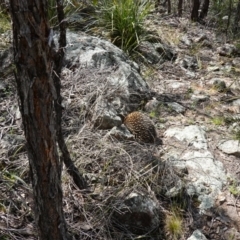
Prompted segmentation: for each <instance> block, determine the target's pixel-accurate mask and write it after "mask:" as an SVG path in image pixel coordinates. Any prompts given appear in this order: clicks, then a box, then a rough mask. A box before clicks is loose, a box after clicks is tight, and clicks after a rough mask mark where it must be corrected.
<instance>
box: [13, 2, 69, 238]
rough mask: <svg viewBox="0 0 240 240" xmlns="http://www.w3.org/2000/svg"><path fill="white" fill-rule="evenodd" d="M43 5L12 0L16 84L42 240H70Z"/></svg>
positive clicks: (50, 54) (45, 3)
mask: <svg viewBox="0 0 240 240" xmlns="http://www.w3.org/2000/svg"><path fill="white" fill-rule="evenodd" d="M46 8H47V1H46V0H18V1H16V0H10V11H11V17H12V22H13V47H14V60H15V64H16V70H17V71H16V74H15V78H16V82H17V89H18V95H19V98H20V110H21V113H22V119H23V126H24V132H25V137H26V140H27V146H28V156H29V163H30V173H31V177H32V186H33V195H34V200H35V222H36V225H37V226H38V230H39V238H40V239H42V240H48V239H49V240H55V239H56V240H62V239H68V236H67V235H68V234H67V229H66V223H65V220H64V215H63V206H62V190H61V162H60V160H59V156H58V152H57V145H56V141H57V136H56V117H55V114H54V100H56V97H57V96H56V93H55V87H54V82H53V79H52V68H53V59H52V49H51V46H50V44H49V40H50V38H51V34H50V29H49V26H48V20H47V16H46V13H47V9H46Z"/></svg>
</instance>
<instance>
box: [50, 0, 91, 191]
mask: <svg viewBox="0 0 240 240" xmlns="http://www.w3.org/2000/svg"><path fill="white" fill-rule="evenodd" d="M57 12H58V21H59V23H60V24H59V28H60V37H59V50H58V52H57V53H54V60H55V74H54V75H53V80H54V84H55V87H56V93H57V98H56V100H55V101H54V106H55V111H56V119H57V141H58V145H59V148H60V150H61V153H62V156H61V159H62V160H63V162H64V164H65V166H66V168H67V172H68V173H69V175H70V176H71V177H72V178H73V181H74V183H75V184H76V185H77V186H78V188H79V189H85V188H87V182H86V181H85V179H84V178H83V176H82V175H81V174H80V172H79V170H78V169H77V168H76V167H75V165H74V163H73V161H72V160H71V157H70V153H69V151H68V148H67V145H66V143H65V141H64V138H63V134H62V126H61V120H62V105H61V103H62V97H61V81H60V74H61V69H62V61H63V57H64V48H65V47H66V24H65V21H64V12H63V5H62V0H57Z"/></svg>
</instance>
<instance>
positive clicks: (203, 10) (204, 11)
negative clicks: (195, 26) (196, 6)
mask: <svg viewBox="0 0 240 240" xmlns="http://www.w3.org/2000/svg"><path fill="white" fill-rule="evenodd" d="M208 8H209V0H204V1H203V5H202V8H201V13H200V16H199V17H200V19H203V18H205V17H206V16H207V14H208Z"/></svg>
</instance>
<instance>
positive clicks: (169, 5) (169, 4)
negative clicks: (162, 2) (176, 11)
mask: <svg viewBox="0 0 240 240" xmlns="http://www.w3.org/2000/svg"><path fill="white" fill-rule="evenodd" d="M167 4H168V14H170V13H171V12H172V6H171V0H167Z"/></svg>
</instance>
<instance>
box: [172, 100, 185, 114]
mask: <svg viewBox="0 0 240 240" xmlns="http://www.w3.org/2000/svg"><path fill="white" fill-rule="evenodd" d="M167 105H168V107H170V108H171V109H173V110H174V111H175V112H177V113H184V112H185V111H186V108H185V107H183V106H182V105H180V104H179V103H176V102H168V103H167Z"/></svg>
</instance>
